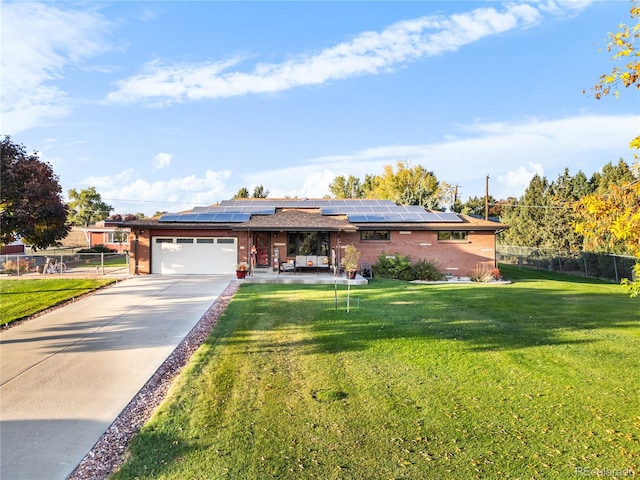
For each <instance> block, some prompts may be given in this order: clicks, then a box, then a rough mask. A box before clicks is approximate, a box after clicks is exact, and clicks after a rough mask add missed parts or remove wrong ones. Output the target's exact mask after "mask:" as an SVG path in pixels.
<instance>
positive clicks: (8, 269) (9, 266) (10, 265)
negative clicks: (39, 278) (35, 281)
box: [0, 259, 29, 275]
mask: <svg viewBox="0 0 640 480" xmlns="http://www.w3.org/2000/svg"><path fill="white" fill-rule="evenodd" d="M18 269H20V271H21V272H28V271H29V262H28V261H27V260H25V259H20V260H18V261H17V262H16V261H14V260H8V261H6V262H4V263H2V270H1V272H0V273H6V274H11V275H12V274H14V273H16V272H17V271H18Z"/></svg>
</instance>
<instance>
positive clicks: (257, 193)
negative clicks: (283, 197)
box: [252, 185, 269, 198]
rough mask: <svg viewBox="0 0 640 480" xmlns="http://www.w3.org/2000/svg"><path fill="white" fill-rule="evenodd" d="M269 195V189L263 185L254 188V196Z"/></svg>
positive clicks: (264, 196) (265, 196)
mask: <svg viewBox="0 0 640 480" xmlns="http://www.w3.org/2000/svg"><path fill="white" fill-rule="evenodd" d="M268 196H269V190H265V189H264V187H263V186H262V185H256V186H255V187H254V188H253V197H252V198H267V197H268Z"/></svg>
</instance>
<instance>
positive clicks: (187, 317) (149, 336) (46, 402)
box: [0, 275, 233, 480]
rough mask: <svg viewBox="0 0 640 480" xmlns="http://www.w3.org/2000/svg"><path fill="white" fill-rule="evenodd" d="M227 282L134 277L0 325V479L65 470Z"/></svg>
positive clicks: (31, 479)
mask: <svg viewBox="0 0 640 480" xmlns="http://www.w3.org/2000/svg"><path fill="white" fill-rule="evenodd" d="M231 281H233V277H231V276H222V275H211V276H209V275H207V276H156V275H145V276H140V277H132V278H128V279H126V280H124V281H122V282H121V283H119V284H117V285H115V286H112V287H110V288H107V289H105V290H102V291H100V292H98V293H96V294H94V295H91V296H89V297H87V298H84V299H82V300H80V301H78V302H75V303H72V304H69V305H67V306H65V307H63V308H60V309H58V310H55V311H53V312H51V313H48V314H46V315H43V316H41V317H39V318H36V319H33V320H30V321H28V322H25V323H24V324H22V325H19V326H16V327H13V328H11V329H9V330H7V331H4V332H2V333H0V374H1V375H0V379H1V382H0V383H1V386H0V478H2V480H21V479H24V480H58V479H59V480H63V479H65V478H67V476H68V475H69V474H71V472H72V471H73V469H74V468H75V467H76V466H77V465H78V463H79V462H80V461H81V460H82V458H83V457H84V456H85V454H86V453H87V452H88V451H89V450H90V449H91V448H92V447H93V445H94V444H95V443H96V441H97V440H98V439H99V438H100V436H101V435H102V434H103V433H104V432H105V430H106V429H107V428H108V427H109V425H110V424H111V423H112V422H113V421H114V420H115V418H116V417H117V416H118V414H119V413H120V412H121V411H122V409H123V408H124V407H125V406H126V405H127V404H128V403H129V401H130V400H131V399H132V398H133V396H134V395H135V394H136V393H137V392H138V390H140V388H141V387H142V386H143V385H144V384H145V383H146V381H147V380H148V379H149V378H150V377H151V376H152V375H153V373H154V372H155V371H156V370H157V369H158V367H159V366H160V365H162V363H163V362H164V360H165V359H166V358H167V357H168V356H169V354H170V353H171V352H172V351H173V350H174V349H175V347H176V346H177V345H178V344H179V343H180V341H181V340H182V339H183V338H184V337H185V336H186V335H187V333H189V331H190V330H191V329H192V328H193V326H194V325H195V324H196V323H198V321H199V320H200V318H201V317H202V316H203V314H204V313H205V312H206V311H207V310H208V308H209V307H210V306H211V304H212V303H213V302H214V301H215V300H216V298H218V296H219V295H220V294H221V293H222V292H223V291H224V290H225V288H226V287H227V286H228V285H229V283H230V282H231Z"/></svg>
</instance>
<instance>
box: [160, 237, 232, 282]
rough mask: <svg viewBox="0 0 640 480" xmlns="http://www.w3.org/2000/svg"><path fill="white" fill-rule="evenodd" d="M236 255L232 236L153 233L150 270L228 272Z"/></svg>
mask: <svg viewBox="0 0 640 480" xmlns="http://www.w3.org/2000/svg"><path fill="white" fill-rule="evenodd" d="M237 258H238V241H237V239H236V238H234V237H197V238H182V237H174V238H171V237H155V238H154V241H153V246H152V270H151V271H152V273H160V274H165V275H171V274H201V275H207V274H232V273H233V272H234V271H235V266H236V261H237Z"/></svg>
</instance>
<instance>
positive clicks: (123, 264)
mask: <svg viewBox="0 0 640 480" xmlns="http://www.w3.org/2000/svg"><path fill="white" fill-rule="evenodd" d="M128 273H129V254H128V252H124V253H73V252H65V253H53V254H49V253H42V254H32V255H2V256H0V274H3V275H12V276H13V275H16V276H26V275H31V276H33V275H71V274H73V275H114V274H115V275H126V274H128Z"/></svg>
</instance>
